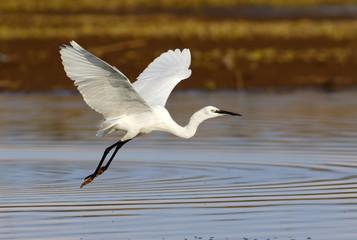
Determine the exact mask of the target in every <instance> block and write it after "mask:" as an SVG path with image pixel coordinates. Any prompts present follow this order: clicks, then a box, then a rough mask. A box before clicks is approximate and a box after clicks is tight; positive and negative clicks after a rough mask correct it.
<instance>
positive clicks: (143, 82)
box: [133, 49, 191, 107]
mask: <svg viewBox="0 0 357 240" xmlns="http://www.w3.org/2000/svg"><path fill="white" fill-rule="evenodd" d="M190 64H191V54H190V50H189V49H184V50H183V51H182V52H181V51H180V50H179V49H176V50H175V51H172V50H169V51H167V52H165V53H163V54H161V55H160V56H159V57H158V58H156V59H155V60H154V61H153V62H152V63H150V64H149V66H148V67H147V68H146V69H145V70H144V72H142V73H141V74H140V75H139V77H138V78H137V81H136V82H134V83H133V87H134V88H135V90H136V91H137V92H138V93H139V94H140V95H141V96H142V97H143V98H144V99H145V101H146V102H147V103H148V104H149V105H150V106H155V105H159V106H163V107H164V106H165V104H166V101H167V99H168V97H169V95H170V93H171V91H172V90H173V89H174V87H175V86H176V85H177V84H178V83H179V82H180V81H181V80H183V79H186V78H188V77H190V76H191V70H190V69H189V67H190Z"/></svg>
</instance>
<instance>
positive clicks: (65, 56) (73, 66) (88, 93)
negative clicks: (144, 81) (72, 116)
mask: <svg viewBox="0 0 357 240" xmlns="http://www.w3.org/2000/svg"><path fill="white" fill-rule="evenodd" d="M71 45H72V46H67V45H64V46H61V47H60V48H61V50H60V53H61V58H62V63H63V66H64V69H65V71H66V73H67V76H68V77H69V78H70V79H72V80H73V81H74V84H75V85H76V86H77V88H78V90H79V92H80V93H81V94H82V96H83V99H84V101H85V102H86V103H87V104H88V106H90V107H91V108H92V109H94V110H95V111H97V112H99V113H101V114H103V115H104V116H105V117H113V116H114V117H118V116H120V115H122V114H128V113H137V112H144V111H151V108H150V107H149V105H148V104H147V103H146V102H145V100H144V99H143V98H142V97H141V96H140V95H139V93H137V91H136V90H135V89H134V88H133V86H132V85H131V83H130V81H129V80H128V78H127V77H126V76H125V75H124V74H123V73H121V72H120V71H119V70H118V69H116V68H115V67H112V66H110V65H109V64H108V63H106V62H104V61H103V60H101V59H99V58H97V57H96V56H94V55H93V54H91V53H89V52H88V51H86V50H85V49H84V48H82V47H81V46H80V45H78V44H77V43H76V42H74V41H71Z"/></svg>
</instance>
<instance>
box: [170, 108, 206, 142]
mask: <svg viewBox="0 0 357 240" xmlns="http://www.w3.org/2000/svg"><path fill="white" fill-rule="evenodd" d="M209 118H211V117H210V116H207V115H205V114H204V113H203V112H202V111H201V110H200V111H197V112H195V113H194V114H193V115H192V116H191V118H190V121H189V123H188V124H187V125H186V126H185V127H181V126H180V125H178V124H177V123H175V125H176V126H175V127H174V128H172V129H170V132H171V133H172V134H174V135H176V136H178V137H182V138H191V137H193V136H194V135H195V133H196V130H197V128H198V126H199V125H200V124H201V123H202V122H203V121H205V120H207V119H209Z"/></svg>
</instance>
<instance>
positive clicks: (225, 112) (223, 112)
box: [216, 110, 242, 116]
mask: <svg viewBox="0 0 357 240" xmlns="http://www.w3.org/2000/svg"><path fill="white" fill-rule="evenodd" d="M216 113H220V114H227V115H232V116H242V115H241V114H239V113H234V112H228V111H224V110H216Z"/></svg>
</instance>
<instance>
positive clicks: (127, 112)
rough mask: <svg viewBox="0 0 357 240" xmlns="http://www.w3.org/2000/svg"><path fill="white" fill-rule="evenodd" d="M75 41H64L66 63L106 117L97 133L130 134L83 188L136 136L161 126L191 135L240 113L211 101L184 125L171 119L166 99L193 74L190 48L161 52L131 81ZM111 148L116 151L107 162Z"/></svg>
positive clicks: (62, 49)
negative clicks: (217, 119)
mask: <svg viewBox="0 0 357 240" xmlns="http://www.w3.org/2000/svg"><path fill="white" fill-rule="evenodd" d="M70 44H71V46H68V45H63V46H60V54H61V58H62V63H63V66H64V70H65V71H66V73H67V76H68V77H69V78H70V79H72V80H73V81H74V85H76V86H77V88H78V90H79V92H80V93H81V94H82V96H83V99H84V101H85V102H86V103H87V104H88V106H89V107H91V108H92V109H94V110H95V111H97V112H98V113H101V114H102V115H103V116H104V120H103V122H102V124H101V127H100V129H99V131H98V132H97V134H96V135H97V136H99V137H103V136H105V135H107V134H109V133H112V132H115V131H122V132H124V133H125V134H124V136H123V137H122V138H121V139H120V140H119V141H118V142H116V143H114V144H113V145H111V146H109V147H107V148H106V149H105V151H104V153H103V156H102V158H101V160H100V162H99V164H98V166H97V168H96V169H95V171H94V173H92V174H90V175H89V176H87V177H86V178H85V180H84V182H83V183H82V185H81V187H83V186H85V185H86V184H88V183H90V182H91V181H93V179H94V178H96V177H97V176H99V175H100V174H102V173H103V172H104V171H106V170H107V169H108V167H109V165H110V163H111V162H112V160H113V159H114V157H115V155H116V153H117V152H118V150H119V149H120V148H121V147H122V146H123V145H124V144H125V143H127V142H129V141H130V140H131V139H133V138H135V137H138V136H141V135H144V134H148V133H150V132H152V131H162V132H168V133H171V134H174V135H176V136H178V137H181V138H191V137H192V136H193V135H195V133H196V130H197V128H198V126H199V125H200V124H201V123H202V122H203V121H204V120H207V119H209V118H215V117H219V116H224V115H232V116H241V115H240V114H238V113H233V112H229V111H225V110H221V109H219V108H216V107H213V106H207V107H204V108H202V109H200V110H198V111H197V112H195V113H194V114H193V115H192V117H191V118H190V121H189V123H188V124H187V125H186V126H184V127H182V126H180V125H178V124H177V123H176V122H175V121H174V120H173V119H172V118H171V116H170V113H169V112H168V111H167V110H166V108H165V104H166V101H167V99H168V97H169V95H170V93H171V91H172V90H173V88H174V87H175V86H176V85H177V84H178V83H179V82H180V81H181V80H184V79H187V78H188V77H190V76H191V70H190V69H189V67H190V63H191V54H190V50H189V49H183V50H182V51H180V50H179V49H176V50H175V51H173V50H169V51H167V52H165V53H162V54H161V55H160V56H159V57H157V58H156V59H155V60H154V61H153V62H152V63H150V64H149V66H148V67H147V68H146V69H145V70H144V71H143V72H142V73H141V74H140V75H139V76H138V78H137V80H136V81H135V82H134V83H131V82H130V81H129V79H128V78H127V77H126V76H125V75H124V74H123V73H122V72H120V71H119V70H118V69H117V68H115V67H114V66H111V65H109V64H108V63H106V62H104V61H103V60H101V59H99V58H98V57H96V56H94V55H93V54H91V53H90V52H88V51H86V50H85V49H84V48H82V47H81V46H80V45H79V44H77V43H76V42H75V41H71V42H70ZM112 149H114V151H113V153H112V155H111V156H110V158H109V160H108V161H107V163H106V164H105V165H104V166H102V165H103V163H104V160H105V159H106V157H107V155H108V154H109V153H110V151H111V150H112Z"/></svg>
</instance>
